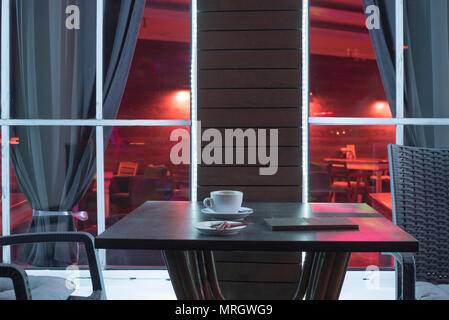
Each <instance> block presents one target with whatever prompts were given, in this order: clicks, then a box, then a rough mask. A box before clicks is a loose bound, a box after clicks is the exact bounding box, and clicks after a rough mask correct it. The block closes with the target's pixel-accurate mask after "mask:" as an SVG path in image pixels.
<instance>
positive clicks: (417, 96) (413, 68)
mask: <svg viewBox="0 0 449 320" xmlns="http://www.w3.org/2000/svg"><path fill="white" fill-rule="evenodd" d="M442 6H446V1H442V2H439V1H411V0H405V1H404V15H405V17H404V72H405V73H404V74H405V88H404V92H405V115H406V116H407V117H410V118H449V108H448V107H447V105H448V103H449V94H448V90H447V86H448V83H449V76H448V74H449V73H448V71H449V60H448V59H447V50H446V47H447V37H448V36H447V17H445V16H444V17H441V12H442V11H443V12H444V9H442V8H443V7H442Z"/></svg>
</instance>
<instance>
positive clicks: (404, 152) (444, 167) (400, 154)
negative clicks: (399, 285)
mask: <svg viewBox="0 0 449 320" xmlns="http://www.w3.org/2000/svg"><path fill="white" fill-rule="evenodd" d="M388 153H389V159H390V173H391V192H392V201H393V221H394V222H395V223H396V224H397V225H398V226H400V227H401V228H402V229H404V230H405V231H407V232H408V233H410V234H411V235H413V236H414V237H415V238H416V239H417V240H418V241H419V252H418V253H417V255H416V278H417V280H419V281H428V282H432V283H440V284H441V283H449V278H448V277H449V150H442V149H427V148H416V147H405V146H398V145H389V146H388Z"/></svg>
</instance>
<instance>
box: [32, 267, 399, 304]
mask: <svg viewBox="0 0 449 320" xmlns="http://www.w3.org/2000/svg"><path fill="white" fill-rule="evenodd" d="M27 273H28V275H46V276H58V277H64V278H69V279H71V280H72V282H75V283H76V285H77V289H76V291H75V294H76V295H79V296H87V295H89V293H90V292H91V290H92V288H91V285H90V279H89V272H88V271H84V270H81V271H76V270H75V271H73V270H72V271H70V272H69V271H47V270H32V271H31V270H30V271H27ZM103 276H104V282H105V286H106V294H107V298H108V299H109V300H174V299H176V297H175V294H174V292H173V288H172V286H171V283H170V280H169V277H168V273H167V271H165V270H106V271H104V273H103ZM394 293H395V289H394V272H393V271H381V272H379V273H377V274H376V273H374V274H373V273H369V274H368V273H366V272H365V271H349V272H348V273H347V275H346V279H345V282H344V285H343V290H342V293H341V296H340V299H341V300H393V299H394Z"/></svg>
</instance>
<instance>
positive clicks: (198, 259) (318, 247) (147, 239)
mask: <svg viewBox="0 0 449 320" xmlns="http://www.w3.org/2000/svg"><path fill="white" fill-rule="evenodd" d="M245 206H247V207H251V208H254V209H255V213H254V214H253V215H251V216H250V217H249V218H247V222H249V226H248V228H247V229H245V230H244V231H242V232H241V233H240V234H238V235H234V236H230V237H213V236H205V235H202V234H200V233H199V232H198V231H197V230H196V229H195V228H194V224H195V223H196V222H198V221H205V220H210V219H209V218H208V217H207V216H205V215H203V214H202V213H201V212H200V209H201V208H202V205H201V204H200V203H191V202H146V203H145V204H143V205H142V206H140V207H139V208H137V209H136V210H135V211H133V212H132V213H130V214H129V215H128V216H126V217H125V218H123V219H122V220H120V221H119V222H118V223H116V224H115V225H113V226H111V227H110V228H109V229H108V230H107V231H105V232H104V233H102V234H100V235H99V236H98V237H97V238H96V239H95V245H96V247H97V248H101V249H147V250H162V251H163V253H164V258H165V262H166V265H167V268H168V271H169V273H170V277H171V280H172V283H173V287H174V290H175V292H176V295H177V297H178V298H179V299H222V298H223V296H222V294H221V291H220V288H219V285H218V281H217V278H216V272H215V266H214V262H213V256H212V252H211V251H212V250H222V251H282V252H286V251H293V252H307V254H306V259H305V261H304V265H303V271H302V274H301V279H300V281H299V286H298V291H297V294H296V297H295V298H296V299H303V298H306V299H338V297H339V294H340V290H341V286H342V285H343V280H344V276H345V273H346V268H347V265H348V262H349V258H350V255H351V252H416V251H417V250H418V241H417V240H416V239H414V238H413V237H412V236H411V235H409V234H408V233H406V232H405V231H403V230H402V229H400V228H399V227H397V226H396V225H394V224H393V223H392V222H390V221H388V220H387V219H385V218H384V217H383V216H382V215H380V214H379V213H377V212H376V211H375V210H374V209H372V208H371V207H369V206H368V205H366V204H307V205H303V204H300V203H246V204H245ZM271 217H290V218H292V217H345V218H348V219H350V220H352V221H353V222H355V223H357V224H358V225H359V230H358V231H330V232H329V231H320V232H311V231H308V232H304V231H301V232H292V231H285V232H279V231H278V232H272V231H270V230H269V229H268V227H267V226H266V225H265V224H264V221H263V220H264V219H265V218H271Z"/></svg>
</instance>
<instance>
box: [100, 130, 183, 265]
mask: <svg viewBox="0 0 449 320" xmlns="http://www.w3.org/2000/svg"><path fill="white" fill-rule="evenodd" d="M105 132H111V139H110V141H109V145H108V147H107V149H106V152H105V193H106V194H105V196H106V228H108V227H110V226H112V225H113V224H114V223H116V222H117V221H119V220H120V219H121V218H123V217H125V216H126V215H127V214H129V213H130V212H131V211H133V210H134V209H136V208H137V207H139V206H140V205H142V204H143V203H144V202H146V201H151V200H153V201H188V200H189V199H190V187H189V183H190V165H189V164H188V163H184V164H179V165H178V164H176V162H177V161H176V160H175V161H173V160H174V159H172V158H173V154H172V151H173V150H174V149H173V147H174V146H175V145H179V143H180V142H181V140H179V141H178V140H176V141H171V140H170V136H171V135H172V133H173V134H175V136H176V137H177V138H178V137H179V136H180V135H181V136H183V137H184V140H182V141H183V142H184V143H185V145H184V146H185V149H184V150H183V152H182V153H181V154H180V153H177V152H176V157H177V156H184V157H186V158H185V160H187V161H188V162H189V161H190V159H189V152H190V141H189V135H190V128H189V127H114V128H105ZM107 264H108V265H109V266H112V267H120V266H121V267H123V266H158V267H163V266H164V263H163V260H162V256H161V254H160V252H159V251H145V250H107Z"/></svg>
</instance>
